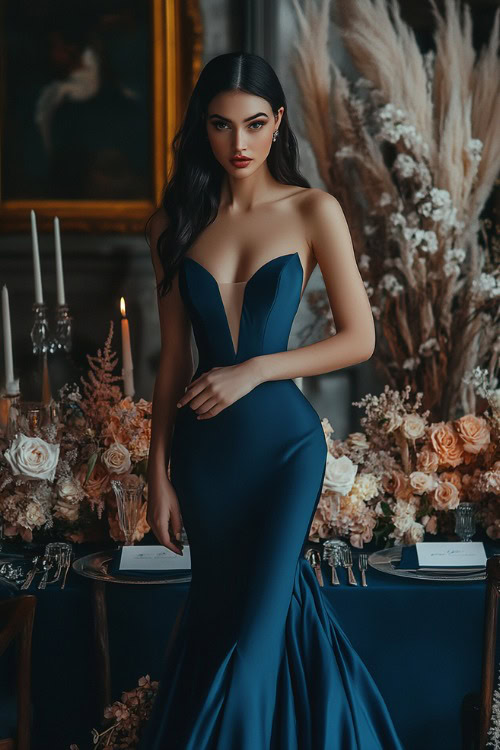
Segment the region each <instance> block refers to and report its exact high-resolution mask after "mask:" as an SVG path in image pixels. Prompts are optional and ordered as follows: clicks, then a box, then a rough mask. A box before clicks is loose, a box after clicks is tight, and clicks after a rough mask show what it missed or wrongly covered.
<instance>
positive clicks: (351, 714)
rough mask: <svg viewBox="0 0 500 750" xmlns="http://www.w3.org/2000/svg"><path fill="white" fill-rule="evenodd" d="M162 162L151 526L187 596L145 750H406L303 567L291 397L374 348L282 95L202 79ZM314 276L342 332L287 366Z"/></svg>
mask: <svg viewBox="0 0 500 750" xmlns="http://www.w3.org/2000/svg"><path fill="white" fill-rule="evenodd" d="M173 146H174V155H175V163H174V170H173V174H172V176H171V178H170V181H169V183H168V185H167V187H166V190H165V193H164V198H163V202H162V206H161V208H160V210H159V211H158V212H157V213H156V214H155V216H154V218H153V220H152V222H151V229H150V243H151V252H152V259H153V265H154V269H155V273H156V277H157V280H158V293H159V296H158V304H159V314H160V323H161V340H162V354H161V361H160V365H159V370H158V375H157V379H156V384H155V390H154V397H153V429H152V439H151V449H150V457H149V495H148V498H149V507H148V522H149V523H150V525H151V527H152V529H153V532H154V534H155V536H156V538H157V539H158V541H159V542H160V543H161V544H163V545H165V546H166V547H168V548H169V549H171V550H175V551H177V552H179V554H181V553H182V545H181V544H180V543H179V541H176V540H179V539H180V532H181V528H182V524H184V527H185V530H186V533H187V536H188V539H189V543H190V551H191V566H192V581H191V586H190V591H189V595H188V597H187V601H186V604H185V607H184V610H183V612H182V618H181V621H180V627H179V630H178V632H177V635H176V637H175V640H174V642H173V643H172V644H171V647H170V649H169V653H168V654H167V660H166V664H165V665H164V667H163V672H162V679H161V680H160V688H159V692H158V695H157V698H156V700H155V704H154V706H153V713H152V716H151V719H150V721H149V722H148V724H147V726H146V728H145V732H144V736H143V738H142V740H141V748H143V750H146V749H147V750H160V748H169V750H270V749H273V750H333V748H339V749H340V748H342V750H355V749H360V748H362V750H377V749H379V748H380V749H382V748H383V750H401V744H400V742H399V740H398V738H397V735H396V732H395V729H394V727H393V725H392V722H391V719H390V716H389V714H388V711H387V708H386V706H385V704H384V702H383V699H382V697H381V695H380V693H379V692H378V689H377V687H376V685H375V683H374V682H373V680H372V678H371V676H370V675H369V673H368V672H367V670H366V668H365V666H364V664H363V663H362V662H361V660H360V658H359V657H358V656H357V654H356V652H355V651H354V650H353V648H352V646H351V644H350V642H349V641H348V639H347V637H346V635H345V634H344V633H343V632H342V630H341V629H340V627H339V625H338V624H337V622H336V619H335V613H334V611H333V609H332V607H331V605H329V603H328V602H327V600H326V598H323V596H322V593H321V589H320V588H319V585H318V583H317V581H316V578H315V576H314V573H313V571H312V568H311V567H310V565H309V563H308V562H307V561H306V560H305V559H304V557H303V555H302V554H301V553H302V551H303V550H302V548H303V545H304V543H305V541H306V540H307V536H308V531H309V527H310V524H311V521H312V518H313V515H314V512H315V508H316V505H317V503H318V501H319V498H320V494H321V488H322V484H323V478H324V472H325V465H326V454H327V448H326V442H325V436H324V432H323V428H322V425H321V421H320V418H319V417H318V415H317V413H316V412H315V410H314V409H313V408H312V406H311V405H310V403H309V402H308V401H307V399H306V398H305V397H304V395H303V394H302V393H301V391H300V390H299V388H297V386H296V384H295V383H294V381H293V378H295V377H297V376H301V375H306V376H307V375H319V374H321V373H326V372H331V371H332V370H337V369H340V368H342V367H346V366H348V365H352V364H354V363H355V362H362V361H363V360H366V359H368V358H369V357H370V356H371V354H372V352H373V348H374V325H373V318H372V314H371V310H370V305H369V302H368V299H367V296H366V293H365V289H364V286H363V282H362V279H361V277H360V274H359V271H358V268H357V265H356V262H355V257H354V253H353V249H352V244H351V240H350V235H349V231H348V228H347V225H346V222H345V219H344V216H343V213H342V210H341V208H340V206H339V204H338V202H337V201H336V200H335V198H333V197H332V196H331V195H329V194H327V193H325V192H324V191H322V190H318V189H312V188H310V186H309V184H308V183H307V181H306V180H305V179H304V178H303V177H302V176H301V175H300V173H299V172H298V169H297V166H296V165H297V143H296V139H295V137H294V135H293V133H292V131H291V129H290V125H289V123H288V118H287V111H286V102H285V96H284V93H283V90H282V88H281V85H280V83H279V81H278V79H277V77H276V74H275V73H274V71H273V70H272V68H271V67H270V66H269V65H268V63H266V61H265V60H263V59H262V58H260V57H258V56H256V55H250V54H241V53H230V54H225V55H220V56H218V57H216V58H214V59H212V60H211V61H210V62H209V63H208V64H207V65H206V67H205V68H204V70H203V71H202V73H201V75H200V77H199V80H198V82H197V84H196V86H195V89H194V91H193V93H192V96H191V99H190V101H189V105H188V108H187V111H186V114H185V118H184V122H183V124H182V127H181V129H180V131H179V133H178V134H177V135H176V137H175V139H174V143H173ZM316 262H318V263H319V265H320V269H321V272H322V274H323V276H324V280H325V285H326V289H327V292H328V296H329V299H330V302H331V306H332V310H333V314H334V318H335V324H336V328H337V331H338V332H337V334H336V335H335V336H334V337H332V338H328V339H326V340H324V341H320V342H318V343H314V344H311V345H310V346H305V347H302V348H299V349H295V350H290V351H287V343H288V337H289V333H290V329H291V326H292V323H293V320H294V317H295V314H296V312H297V308H298V306H299V302H300V299H301V297H302V294H303V292H304V288H305V286H306V284H307V281H308V280H309V277H310V275H311V273H312V271H313V268H314V266H315V265H316ZM191 326H192V329H193V332H194V336H195V340H196V344H197V349H198V353H199V363H198V367H197V369H196V372H195V373H194V374H193V372H192V370H193V363H192V358H191V347H190V334H191ZM168 458H169V459H170V478H168V473H167V469H166V463H168ZM166 459H167V461H166Z"/></svg>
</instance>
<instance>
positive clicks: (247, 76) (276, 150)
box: [146, 52, 311, 296]
mask: <svg viewBox="0 0 500 750" xmlns="http://www.w3.org/2000/svg"><path fill="white" fill-rule="evenodd" d="M234 90H239V91H244V92H246V93H248V94H253V95H255V96H260V97H262V98H263V99H266V100H267V101H268V102H269V104H270V105H271V109H272V111H273V113H274V115H276V114H277V112H278V110H279V108H280V107H284V108H285V111H284V113H283V117H282V118H281V123H280V128H279V136H278V138H277V140H276V141H275V142H273V144H272V147H271V150H270V152H269V156H268V157H267V164H268V168H269V171H270V173H271V174H272V176H273V177H274V178H275V179H276V180H277V181H278V182H281V183H283V184H284V185H298V186H301V187H311V186H310V184H309V182H308V181H307V180H306V179H305V177H303V176H302V175H301V174H300V172H299V170H298V156H299V154H298V145H297V139H296V137H295V135H294V134H293V132H292V129H291V128H290V124H289V122H288V114H287V105H286V100H285V94H284V92H283V88H282V86H281V84H280V82H279V79H278V76H277V75H276V73H275V72H274V70H273V68H272V67H271V65H269V63H268V62H267V61H266V60H264V58H262V57H260V56H259V55H253V54H250V53H246V52H228V53H226V54H223V55H218V56H217V57H214V58H212V60H210V62H208V63H207V64H206V65H205V67H204V68H203V70H202V71H201V73H200V76H199V78H198V81H197V82H196V86H195V87H194V89H193V92H192V94H191V97H190V99H189V103H188V106H187V108H186V112H185V115H184V119H183V121H182V124H181V127H180V129H179V130H178V131H177V133H176V135H175V137H174V139H173V141H172V149H173V169H172V172H171V175H170V176H169V179H168V181H167V184H166V185H165V188H164V190H163V196H162V200H161V205H162V206H163V208H164V212H165V214H166V218H167V222H168V225H167V227H166V229H165V230H164V231H163V232H162V233H161V234H160V236H159V238H158V245H157V250H158V255H159V257H160V260H161V264H162V267H163V271H164V277H163V279H162V280H161V281H160V282H159V283H158V284H157V290H158V293H159V294H160V295H161V296H163V295H165V294H166V293H167V292H168V291H169V289H170V287H171V281H172V278H173V277H174V275H175V273H176V270H177V267H178V265H179V263H180V261H181V259H182V256H183V255H184V254H185V253H186V251H187V250H188V249H189V247H190V246H191V245H192V244H193V242H194V241H195V239H196V237H197V236H198V235H199V234H200V232H201V231H202V230H203V229H205V227H207V226H208V225H209V224H211V223H212V221H214V219H215V218H216V216H217V211H218V208H219V202H220V194H221V187H222V181H223V178H224V175H225V170H224V168H223V167H222V166H221V165H220V164H219V162H218V161H217V159H216V158H215V156H214V155H213V153H212V149H211V147H210V143H209V141H208V136H207V132H206V116H207V109H208V105H209V103H210V102H211V100H212V99H213V98H214V97H215V96H216V95H217V94H219V93H220V92H222V91H234ZM155 213H156V212H155ZM153 216H154V214H153ZM151 218H152V217H150V218H149V219H148V222H147V223H146V236H147V229H148V224H149V222H150V221H151Z"/></svg>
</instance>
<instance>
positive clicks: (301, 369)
mask: <svg viewBox="0 0 500 750" xmlns="http://www.w3.org/2000/svg"><path fill="white" fill-rule="evenodd" d="M305 209H306V210H307V217H308V219H307V220H308V223H309V226H310V230H309V234H310V238H311V244H312V248H313V252H314V255H315V257H316V259H317V261H318V265H319V267H320V269H321V273H322V275H323V278H324V281H325V287H326V291H327V293H328V299H329V301H330V306H331V308H332V313H333V319H334V321H335V328H336V331H337V333H336V334H335V335H334V336H330V337H329V338H327V339H325V340H323V341H318V342H317V343H314V344H309V345H307V346H303V347H300V348H298V349H290V350H288V351H285V352H276V353H275V354H262V355H259V356H257V357H252V358H251V359H250V360H247V361H246V363H243V364H246V365H247V366H249V367H251V368H252V369H253V370H254V371H255V377H256V379H257V381H258V382H265V381H267V380H281V379H284V378H296V377H300V376H307V375H321V374H323V373H326V372H332V371H333V370H340V369H342V368H343V367H348V366H349V365H353V364H356V363H358V362H364V361H365V360H367V359H370V357H371V356H372V354H373V350H374V348H375V325H374V321H373V315H372V311H371V307H370V302H369V299H368V295H367V294H366V290H365V287H364V284H363V280H362V278H361V274H360V273H359V269H358V266H357V263H356V258H355V255H354V249H353V246H352V241H351V235H350V232H349V228H348V226H347V222H346V219H345V216H344V213H343V211H342V208H341V206H340V203H339V202H338V201H337V199H336V198H334V197H333V196H332V195H330V194H329V193H326V192H325V191H323V190H313V191H311V196H310V198H309V200H308V201H307V202H306V206H305Z"/></svg>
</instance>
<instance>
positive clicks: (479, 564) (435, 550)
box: [415, 542, 486, 568]
mask: <svg viewBox="0 0 500 750" xmlns="http://www.w3.org/2000/svg"><path fill="white" fill-rule="evenodd" d="M415 546H416V548H417V556H418V564H419V565H420V566H426V567H435V568H455V567H457V568H462V567H468V568H484V567H485V566H486V551H485V549H484V544H483V542H417V544H416V545H415Z"/></svg>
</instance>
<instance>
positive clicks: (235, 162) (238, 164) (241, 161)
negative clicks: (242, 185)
mask: <svg viewBox="0 0 500 750" xmlns="http://www.w3.org/2000/svg"><path fill="white" fill-rule="evenodd" d="M230 161H231V164H233V165H234V166H235V167H239V168H240V169H243V167H247V166H248V165H249V164H250V162H251V161H252V160H251V159H231V160H230Z"/></svg>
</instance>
